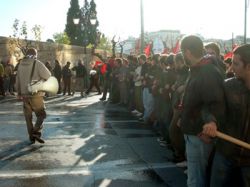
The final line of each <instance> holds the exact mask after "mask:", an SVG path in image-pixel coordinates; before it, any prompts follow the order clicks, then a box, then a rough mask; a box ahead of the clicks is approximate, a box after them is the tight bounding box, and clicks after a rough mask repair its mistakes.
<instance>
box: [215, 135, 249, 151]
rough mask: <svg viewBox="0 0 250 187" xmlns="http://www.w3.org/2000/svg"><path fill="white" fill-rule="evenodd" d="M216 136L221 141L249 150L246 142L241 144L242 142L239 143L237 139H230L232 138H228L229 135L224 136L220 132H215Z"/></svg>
mask: <svg viewBox="0 0 250 187" xmlns="http://www.w3.org/2000/svg"><path fill="white" fill-rule="evenodd" d="M216 136H217V137H218V138H221V139H223V140H226V141H229V142H231V143H234V144H237V145H239V146H241V147H244V148H246V149H250V144H248V143H246V142H243V141H241V140H239V139H237V138H234V137H232V136H229V135H227V134H224V133H222V132H220V131H217V132H216Z"/></svg>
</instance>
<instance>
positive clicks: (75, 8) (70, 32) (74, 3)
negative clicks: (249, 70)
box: [65, 0, 81, 45]
mask: <svg viewBox="0 0 250 187" xmlns="http://www.w3.org/2000/svg"><path fill="white" fill-rule="evenodd" d="M74 18H80V7H79V2H78V0H71V1H70V7H69V9H68V13H67V23H66V28H65V32H66V33H67V36H68V37H69V39H70V44H72V45H80V44H81V38H79V36H80V35H79V33H80V27H79V25H75V24H74V22H73V19H74Z"/></svg>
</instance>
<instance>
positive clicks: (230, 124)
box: [217, 78, 250, 166]
mask: <svg viewBox="0 0 250 187" xmlns="http://www.w3.org/2000/svg"><path fill="white" fill-rule="evenodd" d="M225 94H226V102H227V110H226V115H227V118H226V121H225V123H224V124H223V125H222V126H221V128H220V130H221V131H222V132H223V133H226V134H228V135H230V136H233V137H235V138H238V139H240V140H242V141H245V142H247V143H250V124H249V123H250V90H248V89H247V88H246V87H245V85H244V83H243V82H242V81H240V80H239V79H237V78H231V79H228V80H226V81H225ZM217 150H218V151H219V152H221V153H222V154H223V155H225V156H226V157H227V158H229V159H233V160H234V161H235V163H236V164H237V165H247V166H250V150H247V149H244V148H242V147H240V146H237V145H235V144H232V143H229V142H227V141H225V140H221V139H218V141H217Z"/></svg>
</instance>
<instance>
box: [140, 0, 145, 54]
mask: <svg viewBox="0 0 250 187" xmlns="http://www.w3.org/2000/svg"><path fill="white" fill-rule="evenodd" d="M143 50H144V12H143V0H141V54H142V53H143Z"/></svg>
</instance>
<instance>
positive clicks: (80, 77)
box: [71, 60, 87, 97]
mask: <svg viewBox="0 0 250 187" xmlns="http://www.w3.org/2000/svg"><path fill="white" fill-rule="evenodd" d="M71 70H72V71H75V72H76V77H75V86H74V89H73V93H72V94H73V95H74V94H75V91H76V89H78V90H80V93H81V97H83V96H84V95H83V91H84V77H85V76H86V74H87V70H86V68H85V66H84V64H83V63H82V60H78V64H77V66H74V67H73V68H72V69H71Z"/></svg>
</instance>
